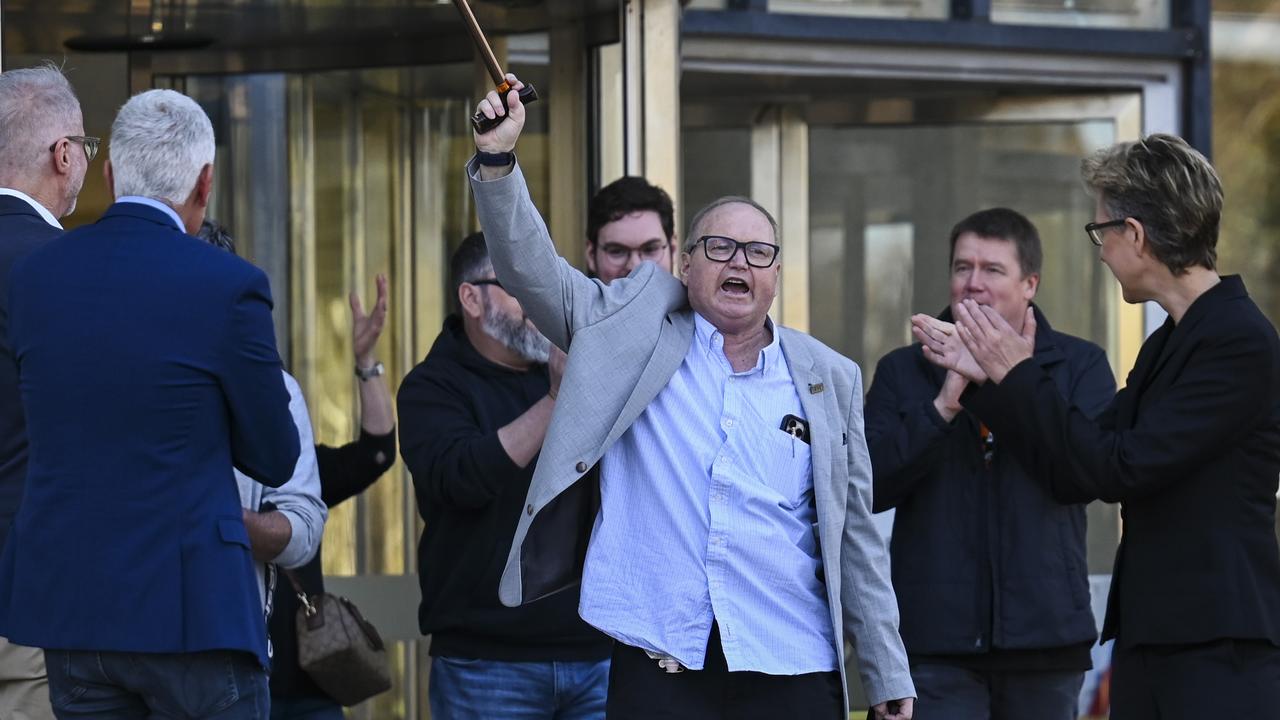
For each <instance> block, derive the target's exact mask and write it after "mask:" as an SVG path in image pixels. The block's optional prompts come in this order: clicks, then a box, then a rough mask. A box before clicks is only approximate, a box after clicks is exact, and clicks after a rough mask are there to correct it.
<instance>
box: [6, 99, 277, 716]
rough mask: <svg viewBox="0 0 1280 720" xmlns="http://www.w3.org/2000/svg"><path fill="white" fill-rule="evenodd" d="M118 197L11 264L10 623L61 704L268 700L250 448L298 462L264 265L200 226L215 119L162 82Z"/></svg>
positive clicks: (117, 146)
mask: <svg viewBox="0 0 1280 720" xmlns="http://www.w3.org/2000/svg"><path fill="white" fill-rule="evenodd" d="M109 152H110V158H109V160H108V162H107V168H106V174H107V179H108V181H109V183H110V184H111V187H112V191H113V193H114V196H115V198H116V202H115V204H114V205H112V206H111V207H110V208H109V209H108V210H107V212H106V214H105V215H103V217H102V218H101V219H99V220H98V222H97V223H95V224H93V225H90V226H86V227H82V228H78V229H76V230H74V231H72V232H69V233H67V234H66V235H64V236H62V237H61V238H58V239H55V240H53V241H50V242H48V243H45V244H44V245H43V246H42V247H40V248H38V249H36V250H34V251H32V252H31V253H29V254H28V255H27V256H26V257H25V258H23V259H22V260H21V261H19V263H18V264H17V265H16V266H15V268H14V271H13V272H12V273H11V274H10V276H9V277H10V283H11V286H12V287H11V290H10V294H9V302H10V305H9V342H10V346H11V347H12V350H13V356H14V358H15V359H16V361H17V368H18V377H19V385H20V388H21V392H22V402H23V406H24V410H25V413H26V421H27V432H28V436H29V438H30V456H29V460H28V470H27V476H28V480H29V481H28V483H27V486H26V489H25V490H26V496H25V497H24V498H23V502H22V506H21V508H20V509H19V511H18V514H17V517H16V518H15V520H14V523H13V527H12V529H11V530H10V534H9V540H8V543H7V544H6V547H5V549H4V554H3V556H0V634H2V635H5V636H7V637H9V638H10V640H12V641H13V642H16V643H20V644H23V645H28V646H32V647H40V648H43V649H44V650H45V658H46V661H47V663H48V667H49V671H50V673H49V694H50V698H51V700H52V705H53V709H54V713H55V715H56V716H57V717H58V718H63V719H65V718H89V717H92V718H150V717H172V718H219V719H228V718H250V717H252V718H261V717H265V715H266V712H267V708H268V703H269V695H268V692H267V672H266V667H267V641H266V623H265V620H264V618H263V613H262V605H261V601H260V596H259V592H258V587H257V582H256V580H255V577H254V562H253V557H252V554H251V551H250V543H249V535H248V532H247V531H246V529H245V524H244V521H243V519H242V513H241V509H240V499H239V494H238V492H237V489H236V482H235V479H234V475H233V472H232V468H233V466H234V467H235V468H237V469H239V470H241V471H242V472H244V473H245V474H246V475H248V476H250V477H252V478H254V479H255V480H257V481H258V482H261V483H263V484H265V485H270V486H272V487H277V486H279V485H281V484H283V483H284V482H285V481H287V480H288V479H289V477H290V475H291V474H292V473H293V469H294V466H295V464H296V463H297V459H298V453H299V441H298V432H297V429H296V428H295V426H294V423H293V418H292V416H291V414H290V412H289V394H288V392H287V391H286V389H285V386H284V376H283V374H282V372H281V370H282V368H281V363H280V357H279V354H278V353H277V351H276V344H275V335H274V330H273V326H272V322H271V294H270V289H269V287H268V283H267V278H266V276H265V275H264V274H263V273H262V271H260V270H258V269H257V268H255V267H253V266H252V265H250V264H249V263H247V262H245V261H243V260H241V259H239V258H237V257H235V256H233V255H231V254H229V253H225V252H223V251H221V250H219V249H217V248H215V247H213V246H211V245H209V244H207V243H205V242H203V241H201V240H198V239H196V238H194V237H191V235H190V234H188V233H191V234H194V233H195V232H196V231H197V229H198V228H199V227H200V223H201V222H202V221H203V219H204V214H205V209H206V207H207V206H208V202H209V194H210V191H211V190H212V187H213V160H214V138H213V127H212V125H211V124H210V122H209V118H208V116H206V115H205V113H204V111H203V110H201V109H200V107H199V106H198V105H197V104H196V103H195V102H194V101H193V100H191V99H190V98H188V97H186V96H184V95H181V94H179V93H176V92H173V91H171V90H151V91H148V92H145V93H142V94H140V95H137V96H135V97H133V98H132V99H130V100H129V101H128V102H127V103H125V105H124V107H122V108H121V109H120V112H119V114H118V115H117V117H116V120H115V123H114V124H113V125H112V128H111V141H110V149H109Z"/></svg>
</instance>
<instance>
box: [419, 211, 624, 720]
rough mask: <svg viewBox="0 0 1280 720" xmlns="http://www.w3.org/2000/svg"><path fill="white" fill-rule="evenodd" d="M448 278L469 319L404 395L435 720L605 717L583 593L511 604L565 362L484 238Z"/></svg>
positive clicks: (599, 642)
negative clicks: (511, 575) (520, 542)
mask: <svg viewBox="0 0 1280 720" xmlns="http://www.w3.org/2000/svg"><path fill="white" fill-rule="evenodd" d="M449 269H450V276H451V278H450V279H451V285H452V287H453V289H454V292H455V293H456V296H457V299H458V306H459V309H458V312H455V313H453V314H451V315H450V316H449V317H448V318H446V320H445V323H444V329H443V330H442V331H441V332H440V336H439V337H437V338H436V341H435V344H434V345H433V346H432V347H431V351H430V352H429V353H427V357H426V359H425V360H423V361H422V362H421V363H419V364H418V366H417V367H415V368H414V369H413V371H412V372H410V373H409V375H408V376H407V377H406V378H405V380H404V382H403V383H402V384H401V386H400V392H399V393H398V395H397V397H396V404H397V407H398V409H399V414H400V448H401V450H400V452H401V456H402V457H403V458H404V461H405V464H406V465H407V466H408V468H409V472H410V473H412V474H413V485H414V489H415V492H416V495H417V499H418V512H419V513H420V514H421V515H422V519H423V521H424V523H425V528H424V530H423V533H422V540H421V542H420V543H419V546H418V580H419V583H420V585H421V588H422V604H421V605H420V606H419V608H418V624H419V627H420V629H421V630H422V633H423V634H424V635H431V636H432V639H431V651H430V652H431V657H432V661H431V676H430V677H431V679H430V688H429V693H428V694H429V698H430V703H431V716H432V717H436V718H443V719H445V720H471V719H473V718H474V719H476V720H480V719H485V718H495V717H521V718H526V717H527V718H547V719H548V720H551V719H552V718H560V719H564V720H578V719H584V720H585V719H590V718H603V717H604V709H605V693H606V688H607V687H608V679H609V661H608V658H609V656H610V653H611V651H612V642H611V641H610V640H609V639H608V638H607V637H606V636H604V635H603V634H601V633H599V632H598V631H596V630H595V629H593V628H592V627H590V626H589V625H587V624H586V623H585V622H583V621H582V620H581V619H580V618H579V617H578V588H577V587H572V588H568V589H565V590H563V591H561V592H557V593H555V594H552V595H549V596H547V597H545V598H542V599H541V600H538V601H536V602H533V603H530V604H527V605H522V606H520V607H516V608H508V607H504V606H503V605H502V604H501V603H500V602H499V601H498V579H499V577H500V575H501V573H502V568H503V565H504V564H505V563H506V560H507V552H508V551H509V549H510V547H511V540H512V536H513V535H514V534H515V529H516V524H517V521H518V519H519V516H520V513H521V512H523V511H524V507H523V504H524V497H525V493H526V492H527V491H528V489H529V481H530V479H531V478H532V477H533V468H534V465H535V460H536V459H537V455H538V452H539V450H540V449H541V447H542V441H543V438H544V437H545V435H546V431H547V425H548V424H549V423H550V422H551V411H552V410H553V409H554V408H555V398H556V392H557V391H558V389H559V385H560V375H561V372H562V370H563V368H564V362H565V355H564V353H563V352H561V351H560V350H559V349H557V348H555V347H554V346H552V345H551V343H550V342H548V341H547V339H546V338H545V337H543V336H542V334H541V333H539V332H538V330H537V329H536V328H534V326H533V323H532V322H530V321H529V320H527V319H526V318H525V315H524V311H523V310H522V309H521V307H520V303H519V301H517V300H516V299H515V298H514V297H512V296H511V295H508V294H507V293H506V291H505V290H503V288H502V285H501V284H499V283H498V281H497V280H496V279H495V278H494V273H493V266H492V265H491V264H490V262H489V253H488V250H487V248H486V247H485V242H484V236H483V235H481V234H479V233H476V234H474V235H471V236H470V237H468V238H467V239H466V240H464V241H463V242H462V245H461V246H459V247H458V250H457V251H456V252H455V253H454V255H453V258H452V260H451V261H450V268H449Z"/></svg>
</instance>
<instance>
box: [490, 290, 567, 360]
mask: <svg viewBox="0 0 1280 720" xmlns="http://www.w3.org/2000/svg"><path fill="white" fill-rule="evenodd" d="M480 327H481V328H482V329H483V330H484V332H485V334H486V335H488V336H489V337H491V338H493V339H494V340H497V341H498V342H500V343H502V344H503V346H505V347H506V348H507V349H508V350H510V351H511V352H513V353H515V354H517V355H519V356H520V357H522V358H524V359H525V360H528V361H529V362H535V363H546V362H547V360H548V359H549V358H550V357H551V341H550V340H548V339H547V338H546V336H545V335H543V334H542V333H540V332H538V329H537V328H535V327H534V326H533V325H530V324H529V323H528V322H527V321H526V320H525V319H524V318H522V317H520V318H517V317H511V316H510V315H504V314H503V313H502V312H501V311H499V310H498V308H497V306H495V305H494V304H493V303H490V302H487V301H486V302H485V304H484V322H483V323H481V326H480Z"/></svg>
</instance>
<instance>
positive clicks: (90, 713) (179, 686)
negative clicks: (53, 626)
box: [45, 650, 271, 720]
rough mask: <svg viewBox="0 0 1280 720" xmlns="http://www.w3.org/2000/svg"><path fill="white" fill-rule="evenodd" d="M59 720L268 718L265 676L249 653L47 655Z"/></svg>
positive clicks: (68, 652) (62, 652)
mask: <svg viewBox="0 0 1280 720" xmlns="http://www.w3.org/2000/svg"><path fill="white" fill-rule="evenodd" d="M45 664H46V665H47V667H48V672H49V699H50V700H51V701H52V703H53V712H54V715H55V716H56V717H57V718H58V719H59V720H77V719H79V718H94V719H95V720H135V719H136V720H143V719H147V720H161V719H162V718H163V720H268V711H269V705H270V702H271V695H270V691H269V690H268V688H267V671H266V670H265V669H263V668H262V666H261V665H259V664H258V661H257V660H256V659H255V658H254V657H253V656H252V655H250V654H248V653H244V652H237V651H231V650H212V651H206V652H192V653H131V652H93V651H82V650H46V651H45Z"/></svg>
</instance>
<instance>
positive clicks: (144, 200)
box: [116, 195, 187, 233]
mask: <svg viewBox="0 0 1280 720" xmlns="http://www.w3.org/2000/svg"><path fill="white" fill-rule="evenodd" d="M116 202H118V203H122V202H130V203H138V204H139V205H146V206H147V207H153V208H155V209H156V210H159V211H161V212H163V213H164V214H165V215H168V216H169V219H170V220H173V224H174V225H177V226H178V230H180V231H182V232H184V233H185V232H186V231H187V228H186V226H185V225H183V224H182V218H180V217H178V213H177V211H175V210H174V209H173V208H171V207H169V206H168V205H165V204H164V203H162V202H160V201H159V200H156V199H155V198H149V197H142V196H141V195H125V196H124V197H121V198H116Z"/></svg>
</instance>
